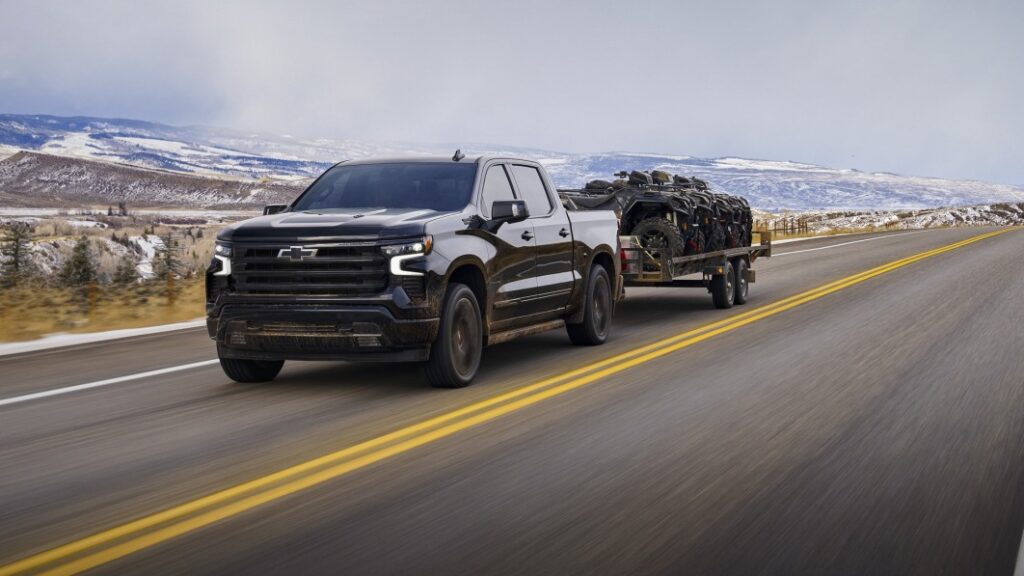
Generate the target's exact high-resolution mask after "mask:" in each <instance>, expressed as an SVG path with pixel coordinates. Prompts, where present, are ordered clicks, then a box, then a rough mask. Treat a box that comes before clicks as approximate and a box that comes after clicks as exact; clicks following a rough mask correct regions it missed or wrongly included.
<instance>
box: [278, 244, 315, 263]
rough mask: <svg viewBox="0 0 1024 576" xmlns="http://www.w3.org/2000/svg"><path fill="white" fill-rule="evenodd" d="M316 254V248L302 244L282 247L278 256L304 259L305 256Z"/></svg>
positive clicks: (310, 256) (309, 256)
mask: <svg viewBox="0 0 1024 576" xmlns="http://www.w3.org/2000/svg"><path fill="white" fill-rule="evenodd" d="M314 256H316V248H303V247H302V246H292V247H291V248H281V250H279V251H278V252H277V257H278V258H288V259H291V260H302V259H304V258H312V257H314Z"/></svg>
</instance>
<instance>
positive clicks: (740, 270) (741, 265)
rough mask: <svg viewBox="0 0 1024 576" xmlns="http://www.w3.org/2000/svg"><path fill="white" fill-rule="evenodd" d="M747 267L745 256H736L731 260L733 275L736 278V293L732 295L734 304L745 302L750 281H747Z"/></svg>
mask: <svg viewBox="0 0 1024 576" xmlns="http://www.w3.org/2000/svg"><path fill="white" fill-rule="evenodd" d="M749 267H750V266H749V265H748V264H747V259H746V258H737V259H735V260H733V261H732V269H733V275H734V276H735V278H736V294H735V296H733V303H734V304H746V303H747V294H748V293H749V292H750V283H748V282H747V268H749Z"/></svg>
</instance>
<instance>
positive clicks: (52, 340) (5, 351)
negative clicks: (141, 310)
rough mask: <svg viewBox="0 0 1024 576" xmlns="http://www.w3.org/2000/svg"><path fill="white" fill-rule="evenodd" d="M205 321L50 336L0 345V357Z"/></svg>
mask: <svg viewBox="0 0 1024 576" xmlns="http://www.w3.org/2000/svg"><path fill="white" fill-rule="evenodd" d="M205 325H206V320H205V319H203V318H199V319H196V320H189V321H187V322H175V323H174V324H160V325H158V326H146V327H143V328H125V329H122V330H110V331H107V332H90V333H85V334H50V335H47V336H43V337H42V338H39V339H38V340H29V341H28V342H9V343H4V344H0V356H10V355H11V354H23V353H25V352H38V351H40V350H52V349H54V348H65V347H68V346H79V345H81V344H93V343H95V342H106V341H108V340H120V339H122V338H134V337H136V336H147V335H149V334H161V333H163V332H174V331H176V330H188V329H191V328H198V327H200V326H205Z"/></svg>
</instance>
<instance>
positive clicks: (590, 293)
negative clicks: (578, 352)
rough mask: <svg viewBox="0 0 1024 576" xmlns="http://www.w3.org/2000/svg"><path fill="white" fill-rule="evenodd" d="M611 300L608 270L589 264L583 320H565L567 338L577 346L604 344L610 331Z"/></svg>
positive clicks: (612, 307) (612, 300)
mask: <svg viewBox="0 0 1024 576" xmlns="http://www.w3.org/2000/svg"><path fill="white" fill-rule="evenodd" d="M613 302H614V299H613V298H612V286H611V281H609V279H608V271H607V270H605V269H604V266H601V265H600V264H596V263H595V264H591V266H590V279H589V280H588V281H587V292H586V294H584V300H583V306H584V312H583V322H580V323H579V324H569V323H568V322H566V324H565V331H566V332H568V333H569V340H570V341H572V343H573V344H575V345H577V346H596V345H598V344H604V341H605V340H607V339H608V333H609V332H610V331H611V326H612V312H613V311H614V306H615V305H614V303H613Z"/></svg>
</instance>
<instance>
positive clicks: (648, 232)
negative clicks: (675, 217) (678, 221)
mask: <svg viewBox="0 0 1024 576" xmlns="http://www.w3.org/2000/svg"><path fill="white" fill-rule="evenodd" d="M629 235H630V236H636V237H638V238H639V240H640V246H642V247H643V248H644V250H647V251H648V252H650V253H651V255H653V256H654V257H655V258H660V255H661V252H662V251H666V252H668V257H669V258H675V257H677V256H682V255H683V253H685V252H686V241H685V240H683V232H682V231H681V230H680V229H679V226H676V225H675V224H673V223H672V222H669V221H668V220H666V219H665V218H660V217H652V218H645V219H643V220H641V221H640V222H638V223H637V224H636V226H633V229H632V230H630V232H629Z"/></svg>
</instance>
